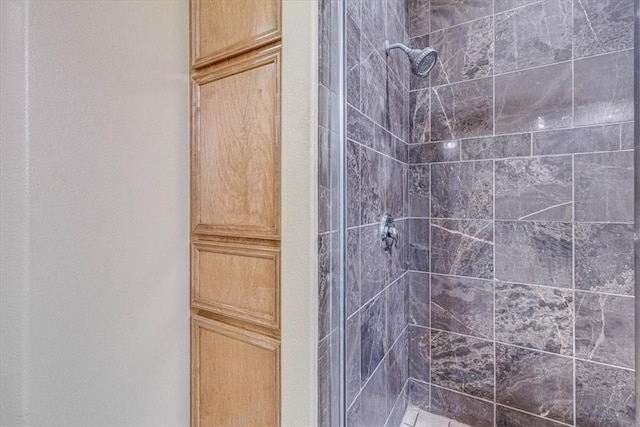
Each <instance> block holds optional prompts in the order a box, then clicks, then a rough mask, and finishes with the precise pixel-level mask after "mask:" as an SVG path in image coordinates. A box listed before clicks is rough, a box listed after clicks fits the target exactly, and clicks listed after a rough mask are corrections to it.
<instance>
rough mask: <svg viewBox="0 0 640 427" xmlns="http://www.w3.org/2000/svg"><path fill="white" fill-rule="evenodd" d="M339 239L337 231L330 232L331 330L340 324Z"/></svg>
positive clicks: (334, 329)
mask: <svg viewBox="0 0 640 427" xmlns="http://www.w3.org/2000/svg"><path fill="white" fill-rule="evenodd" d="M340 239H341V237H339V235H338V232H337V231H333V232H331V244H330V245H331V296H330V298H331V299H330V301H331V302H330V306H331V308H330V311H331V331H332V333H333V332H334V331H336V330H337V328H338V326H339V325H340V262H341V260H340Z"/></svg>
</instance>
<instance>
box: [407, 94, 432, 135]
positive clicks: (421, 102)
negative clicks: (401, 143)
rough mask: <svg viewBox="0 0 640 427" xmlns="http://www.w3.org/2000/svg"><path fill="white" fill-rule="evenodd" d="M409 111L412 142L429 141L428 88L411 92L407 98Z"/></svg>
mask: <svg viewBox="0 0 640 427" xmlns="http://www.w3.org/2000/svg"><path fill="white" fill-rule="evenodd" d="M409 112H410V113H411V119H410V123H409V124H410V126H411V140H410V142H411V143H412V144H419V143H422V142H429V141H430V139H431V137H430V135H429V130H430V126H429V117H430V114H429V90H428V89H424V90H416V91H413V92H411V95H410V98H409Z"/></svg>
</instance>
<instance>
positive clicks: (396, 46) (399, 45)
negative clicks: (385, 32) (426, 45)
mask: <svg viewBox="0 0 640 427" xmlns="http://www.w3.org/2000/svg"><path fill="white" fill-rule="evenodd" d="M384 47H385V51H386V52H387V55H388V54H389V51H390V50H391V49H402V50H403V51H404V52H405V53H409V51H411V49H409V48H408V47H407V46H405V45H404V44H402V43H391V44H389V40H386V41H385V42H384Z"/></svg>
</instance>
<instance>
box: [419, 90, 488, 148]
mask: <svg viewBox="0 0 640 427" xmlns="http://www.w3.org/2000/svg"><path fill="white" fill-rule="evenodd" d="M492 133H493V79H492V78H485V79H477V80H472V81H466V82H461V83H454V84H451V85H446V86H439V87H434V88H432V89H431V141H445V140H450V139H458V138H470V137H476V136H485V135H491V134H492Z"/></svg>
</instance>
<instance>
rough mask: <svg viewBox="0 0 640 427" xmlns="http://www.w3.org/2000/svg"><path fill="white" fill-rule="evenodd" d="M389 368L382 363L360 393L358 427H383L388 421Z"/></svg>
mask: <svg viewBox="0 0 640 427" xmlns="http://www.w3.org/2000/svg"><path fill="white" fill-rule="evenodd" d="M386 379H387V366H386V364H385V363H382V364H381V365H380V367H379V368H378V369H377V370H376V372H375V373H374V374H373V376H372V377H371V380H370V381H369V382H368V383H366V384H365V385H364V387H363V388H362V392H361V393H360V398H359V400H360V410H359V417H358V418H359V422H358V423H357V425H361V426H371V427H383V426H384V424H385V421H386V420H387V415H388V412H387V382H386ZM334 425H335V424H334Z"/></svg>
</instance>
